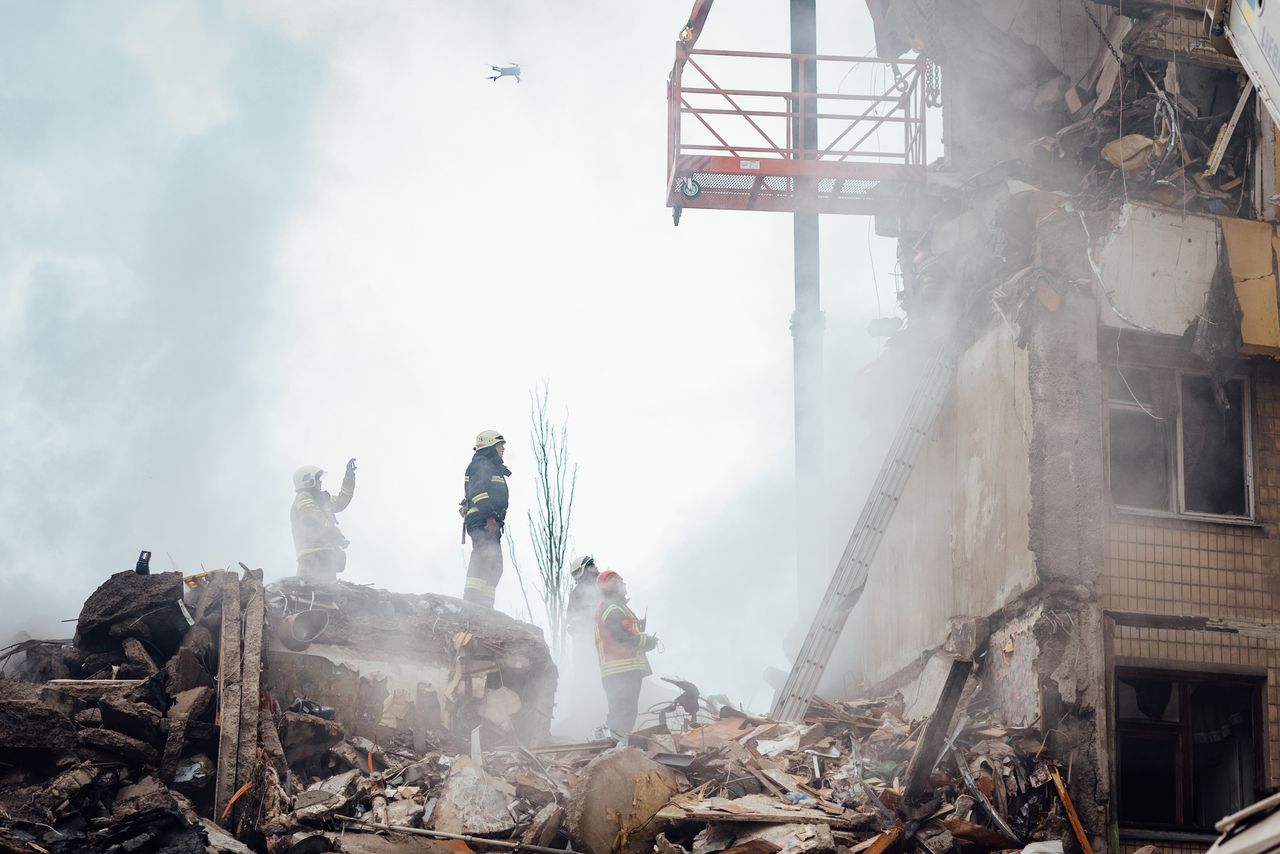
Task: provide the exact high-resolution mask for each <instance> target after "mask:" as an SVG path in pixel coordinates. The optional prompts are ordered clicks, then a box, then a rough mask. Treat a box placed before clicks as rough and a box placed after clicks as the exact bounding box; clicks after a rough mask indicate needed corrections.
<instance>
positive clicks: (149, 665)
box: [118, 637, 160, 679]
mask: <svg viewBox="0 0 1280 854" xmlns="http://www.w3.org/2000/svg"><path fill="white" fill-rule="evenodd" d="M121 646H122V647H123V648H124V664H122V665H120V670H119V671H118V675H119V676H120V678H121V679H150V678H151V677H152V676H154V675H156V674H157V673H159V672H160V667H159V665H157V664H156V662H155V660H154V659H153V658H152V657H151V653H149V652H147V648H146V647H145V646H143V645H142V641H140V640H138V639H137V638H134V637H127V638H125V639H124V641H123V643H122V644H121Z"/></svg>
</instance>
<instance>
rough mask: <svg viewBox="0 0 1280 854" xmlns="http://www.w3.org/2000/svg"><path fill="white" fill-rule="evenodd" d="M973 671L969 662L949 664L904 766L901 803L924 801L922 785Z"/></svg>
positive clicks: (927, 777) (962, 661) (971, 663)
mask: <svg viewBox="0 0 1280 854" xmlns="http://www.w3.org/2000/svg"><path fill="white" fill-rule="evenodd" d="M971 670H973V662H972V661H964V660H957V661H953V662H951V669H950V670H949V671H947V681H946V682H945V683H944V684H943V686H942V694H941V695H940V696H939V697H938V705H937V706H936V707H935V708H934V710H933V714H932V715H930V716H929V720H928V722H927V723H925V725H924V732H923V733H922V734H921V736H920V739H919V741H918V742H917V743H916V750H915V753H913V754H912V755H911V762H910V763H909V764H908V765H907V773H906V776H905V777H904V780H903V790H902V800H903V801H905V802H906V803H907V804H908V805H910V806H916V805H918V804H920V803H921V801H922V800H923V798H924V789H925V784H926V783H928V782H929V775H930V774H932V773H933V768H934V766H935V765H937V764H938V757H939V756H941V755H942V748H943V746H944V745H945V744H946V740H947V731H948V730H949V729H950V728H951V719H952V718H954V717H955V714H956V707H957V706H959V705H960V695H961V694H963V693H964V685H965V682H966V681H967V680H968V678H969V672H970V671H971Z"/></svg>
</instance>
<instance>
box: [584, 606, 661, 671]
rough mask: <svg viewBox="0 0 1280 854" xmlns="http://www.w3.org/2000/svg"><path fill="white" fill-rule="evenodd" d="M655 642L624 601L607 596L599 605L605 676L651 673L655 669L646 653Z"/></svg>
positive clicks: (598, 636)
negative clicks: (650, 665)
mask: <svg viewBox="0 0 1280 854" xmlns="http://www.w3.org/2000/svg"><path fill="white" fill-rule="evenodd" d="M655 643H656V641H654V640H653V639H652V638H650V637H649V635H647V634H645V633H644V632H642V631H641V630H640V620H639V619H638V618H637V617H636V615H635V612H634V611H632V610H631V609H630V608H628V607H627V604H626V602H625V601H624V600H622V599H619V598H618V597H616V596H606V597H605V598H604V599H603V600H602V601H601V602H600V604H599V605H598V606H597V607H596V654H597V655H598V656H599V657H600V675H601V676H617V675H618V674H620V673H639V674H640V675H641V676H648V675H649V674H650V673H652V672H653V671H652V670H651V669H649V657H648V656H647V655H645V653H646V652H647V651H648V650H650V649H652V648H653V646H654V644H655Z"/></svg>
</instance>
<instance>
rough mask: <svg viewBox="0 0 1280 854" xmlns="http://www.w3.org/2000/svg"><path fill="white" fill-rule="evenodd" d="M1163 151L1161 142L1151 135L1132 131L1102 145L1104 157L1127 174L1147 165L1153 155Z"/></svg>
mask: <svg viewBox="0 0 1280 854" xmlns="http://www.w3.org/2000/svg"><path fill="white" fill-rule="evenodd" d="M1161 153H1163V149H1162V148H1160V146H1159V143H1157V142H1156V141H1155V140H1154V139H1152V138H1151V137H1149V136H1143V135H1142V134H1140V133H1131V134H1128V135H1127V136H1122V137H1120V138H1119V139H1113V140H1111V142H1108V143H1107V144H1106V145H1104V146H1102V157H1103V159H1104V160H1106V161H1107V162H1108V163H1111V164H1113V165H1115V166H1118V167H1120V169H1121V171H1123V172H1124V174H1126V175H1133V174H1135V173H1136V172H1138V171H1139V170H1140V169H1143V168H1144V167H1146V165H1147V163H1148V162H1149V161H1150V160H1151V158H1153V157H1158V156H1160V154H1161Z"/></svg>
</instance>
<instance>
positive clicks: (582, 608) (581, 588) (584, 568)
mask: <svg viewBox="0 0 1280 854" xmlns="http://www.w3.org/2000/svg"><path fill="white" fill-rule="evenodd" d="M569 576H570V577H571V578H572V579H573V589H572V590H570V591H569V604H568V612H569V634H570V635H572V636H573V638H574V640H575V642H576V641H577V640H578V639H581V640H582V642H583V646H587V642H586V641H587V638H589V637H591V636H592V633H593V632H594V631H595V619H596V605H597V604H598V603H599V602H600V587H599V586H598V585H597V584H596V579H598V578H599V577H600V568H599V567H597V566H596V559H595V558H593V557H592V556H591V555H583V556H582V557H580V558H578V559H577V560H575V561H574V562H573V563H571V564H569ZM575 645H576V643H575Z"/></svg>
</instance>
